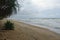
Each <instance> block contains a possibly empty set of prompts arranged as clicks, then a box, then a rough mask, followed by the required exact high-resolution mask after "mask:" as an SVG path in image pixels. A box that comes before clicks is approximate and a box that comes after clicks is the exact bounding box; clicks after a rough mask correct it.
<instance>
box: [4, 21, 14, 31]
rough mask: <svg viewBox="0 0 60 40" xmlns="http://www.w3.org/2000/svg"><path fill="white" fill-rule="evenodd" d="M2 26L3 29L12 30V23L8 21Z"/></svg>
mask: <svg viewBox="0 0 60 40" xmlns="http://www.w3.org/2000/svg"><path fill="white" fill-rule="evenodd" d="M4 28H5V30H14V24H13V23H11V22H10V21H7V22H6V23H5V24H4Z"/></svg>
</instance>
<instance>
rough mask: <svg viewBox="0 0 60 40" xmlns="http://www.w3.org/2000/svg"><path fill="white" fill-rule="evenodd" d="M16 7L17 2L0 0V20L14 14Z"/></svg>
mask: <svg viewBox="0 0 60 40" xmlns="http://www.w3.org/2000/svg"><path fill="white" fill-rule="evenodd" d="M17 6H18V2H17V0H0V20H1V19H3V18H6V17H9V16H11V15H12V14H13V13H12V12H13V11H14V12H15V13H16V11H17V10H16V7H17Z"/></svg>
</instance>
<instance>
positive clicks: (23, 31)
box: [0, 20, 60, 40]
mask: <svg viewBox="0 0 60 40" xmlns="http://www.w3.org/2000/svg"><path fill="white" fill-rule="evenodd" d="M10 21H11V22H12V23H14V27H15V30H7V31H6V30H4V31H1V32H0V39H1V40H4V39H6V40H60V35H58V34H57V33H55V32H52V31H50V30H49V29H45V28H41V27H37V26H33V25H29V24H26V23H22V22H18V21H12V20H10Z"/></svg>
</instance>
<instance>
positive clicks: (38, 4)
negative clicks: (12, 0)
mask: <svg viewBox="0 0 60 40" xmlns="http://www.w3.org/2000/svg"><path fill="white" fill-rule="evenodd" d="M18 1H19V4H20V5H21V6H22V7H21V8H20V11H19V12H18V13H17V14H15V15H13V16H11V17H12V18H17V19H19V18H20V19H24V18H60V0H23V1H21V0H18Z"/></svg>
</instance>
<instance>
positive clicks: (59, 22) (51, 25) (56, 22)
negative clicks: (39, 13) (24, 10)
mask: <svg viewBox="0 0 60 40" xmlns="http://www.w3.org/2000/svg"><path fill="white" fill-rule="evenodd" d="M21 20H22V21H23V22H25V23H28V24H31V25H35V26H39V27H43V28H47V29H49V30H51V31H54V32H56V33H59V34H60V19H58V18H57V19H55V18H51V19H50V18H29V19H21Z"/></svg>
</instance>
